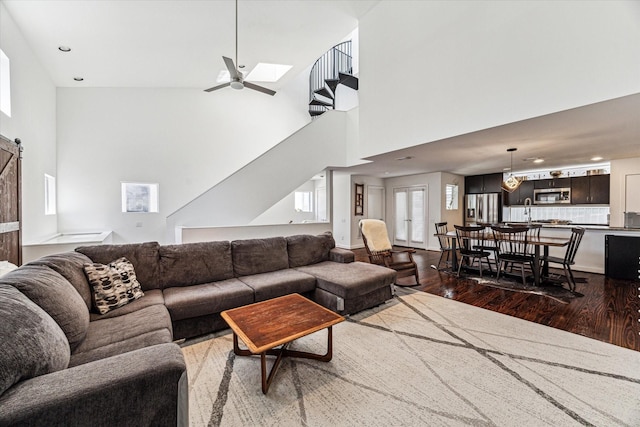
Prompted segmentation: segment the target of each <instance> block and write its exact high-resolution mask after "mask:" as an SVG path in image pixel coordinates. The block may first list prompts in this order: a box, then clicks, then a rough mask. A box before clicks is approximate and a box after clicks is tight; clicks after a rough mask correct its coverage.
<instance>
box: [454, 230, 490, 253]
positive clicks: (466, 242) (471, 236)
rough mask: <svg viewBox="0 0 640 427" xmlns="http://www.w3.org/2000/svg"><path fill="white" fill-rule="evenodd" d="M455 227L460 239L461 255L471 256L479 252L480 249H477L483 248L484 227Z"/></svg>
mask: <svg viewBox="0 0 640 427" xmlns="http://www.w3.org/2000/svg"><path fill="white" fill-rule="evenodd" d="M454 227H455V229H456V235H457V237H458V246H459V248H460V253H462V254H471V253H475V252H478V249H475V248H477V247H478V246H482V243H483V242H484V239H485V235H484V233H483V231H484V227H483V226H481V225H469V226H464V225H454Z"/></svg>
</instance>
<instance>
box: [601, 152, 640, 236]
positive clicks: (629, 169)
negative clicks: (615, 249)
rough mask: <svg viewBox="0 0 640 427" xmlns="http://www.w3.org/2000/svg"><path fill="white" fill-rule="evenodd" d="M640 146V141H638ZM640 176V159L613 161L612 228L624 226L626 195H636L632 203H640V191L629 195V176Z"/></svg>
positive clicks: (611, 187)
mask: <svg viewBox="0 0 640 427" xmlns="http://www.w3.org/2000/svg"><path fill="white" fill-rule="evenodd" d="M638 143H639V144H640V141H638ZM637 174H640V158H637V157H636V158H634V159H622V160H613V161H611V181H610V189H611V192H610V196H609V208H610V215H611V217H610V223H609V224H610V225H611V226H612V227H622V226H624V212H625V211H626V210H627V207H626V194H630V195H635V199H634V200H633V201H632V202H634V204H638V203H640V190H639V189H635V190H634V191H631V192H629V193H627V188H626V178H627V175H637Z"/></svg>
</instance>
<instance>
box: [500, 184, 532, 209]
mask: <svg viewBox="0 0 640 427" xmlns="http://www.w3.org/2000/svg"><path fill="white" fill-rule="evenodd" d="M535 182H537V181H522V182H521V183H520V186H519V187H518V188H516V190H515V191H514V192H513V193H507V192H506V191H505V196H504V204H505V205H506V206H516V205H524V201H525V200H527V198H529V199H531V201H533V188H534V183H535Z"/></svg>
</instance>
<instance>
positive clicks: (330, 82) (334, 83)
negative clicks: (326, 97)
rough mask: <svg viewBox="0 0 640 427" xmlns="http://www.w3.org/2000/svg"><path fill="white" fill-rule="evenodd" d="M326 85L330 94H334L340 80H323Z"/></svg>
mask: <svg viewBox="0 0 640 427" xmlns="http://www.w3.org/2000/svg"><path fill="white" fill-rule="evenodd" d="M324 82H325V83H326V85H327V86H328V87H329V89H331V92H333V93H336V88H337V87H338V85H339V84H340V80H338V79H324Z"/></svg>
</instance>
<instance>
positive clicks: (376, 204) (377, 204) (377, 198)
mask: <svg viewBox="0 0 640 427" xmlns="http://www.w3.org/2000/svg"><path fill="white" fill-rule="evenodd" d="M384 203H385V200H384V187H380V186H377V185H369V186H367V218H370V219H379V220H382V221H384Z"/></svg>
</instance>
